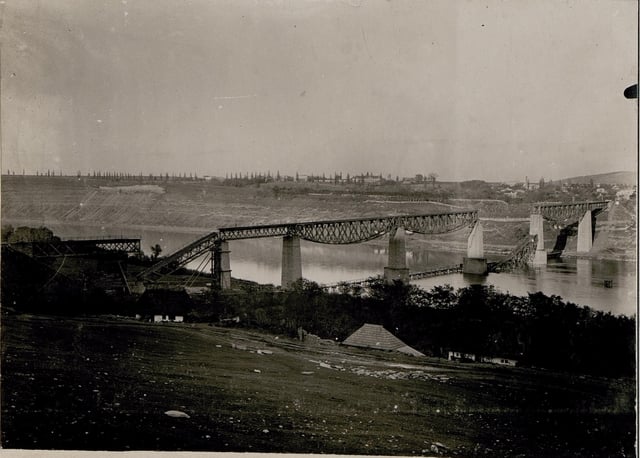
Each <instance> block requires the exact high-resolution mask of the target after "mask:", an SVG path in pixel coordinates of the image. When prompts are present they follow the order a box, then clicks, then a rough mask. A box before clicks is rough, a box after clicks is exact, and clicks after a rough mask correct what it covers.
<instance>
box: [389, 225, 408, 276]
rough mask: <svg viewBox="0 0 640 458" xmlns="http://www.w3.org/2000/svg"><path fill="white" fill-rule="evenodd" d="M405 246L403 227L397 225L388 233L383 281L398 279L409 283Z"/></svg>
mask: <svg viewBox="0 0 640 458" xmlns="http://www.w3.org/2000/svg"><path fill="white" fill-rule="evenodd" d="M406 248H407V247H406V240H405V232H404V227H398V228H396V229H395V230H393V231H392V232H391V233H389V260H388V266H387V267H385V268H384V280H385V282H387V283H393V282H394V281H396V280H400V281H401V282H403V283H409V269H408V268H407V249H406Z"/></svg>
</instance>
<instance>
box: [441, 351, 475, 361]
mask: <svg viewBox="0 0 640 458" xmlns="http://www.w3.org/2000/svg"><path fill="white" fill-rule="evenodd" d="M447 359H448V360H449V361H477V357H476V355H475V354H474V353H465V352H462V351H450V352H449V355H448V356H447Z"/></svg>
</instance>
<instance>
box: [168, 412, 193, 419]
mask: <svg viewBox="0 0 640 458" xmlns="http://www.w3.org/2000/svg"><path fill="white" fill-rule="evenodd" d="M164 414H165V415H167V416H169V417H172V418H191V417H190V416H189V415H187V414H186V413H184V412H181V411H179V410H167V411H166V412H165V413H164Z"/></svg>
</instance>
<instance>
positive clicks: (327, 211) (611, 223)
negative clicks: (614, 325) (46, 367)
mask: <svg viewBox="0 0 640 458" xmlns="http://www.w3.org/2000/svg"><path fill="white" fill-rule="evenodd" d="M374 192H376V191H375V189H372V190H371V194H367V193H348V192H341V191H340V192H338V191H336V190H335V188H332V187H330V186H322V185H317V184H310V185H308V186H305V187H304V188H300V189H296V190H295V191H291V190H288V191H287V190H284V188H282V187H278V186H277V185H275V184H273V183H270V184H268V185H261V186H257V185H252V186H244V187H235V186H222V185H219V184H216V183H213V182H206V181H192V182H189V181H187V182H175V181H169V182H165V181H160V180H158V181H151V182H142V183H136V181H109V180H104V179H102V180H100V179H91V178H75V177H29V176H27V177H22V176H4V177H3V180H2V220H3V224H6V223H10V224H12V225H14V226H18V225H50V226H52V227H54V226H60V225H65V226H70V225H72V226H78V227H84V228H88V230H90V229H91V228H102V227H106V228H107V229H112V230H115V231H116V232H114V233H118V232H120V233H122V231H124V232H125V233H127V232H133V233H135V230H136V229H140V230H146V229H150V230H165V231H171V232H181V233H185V234H186V233H188V234H204V233H207V232H209V231H212V230H215V229H216V228H219V227H225V226H226V227H229V226H234V225H257V224H274V223H285V222H292V221H313V220H329V219H345V218H354V217H366V216H380V215H393V214H416V213H418V214H419V213H430V212H443V211H455V210H461V209H469V208H474V209H477V210H478V211H479V215H480V217H481V218H483V219H484V220H483V226H484V229H485V247H486V249H487V250H489V251H491V250H492V251H495V252H504V251H505V250H507V251H508V250H509V249H510V247H513V246H514V245H516V244H517V243H518V241H519V240H520V239H521V238H522V237H523V236H524V235H525V234H526V233H527V232H528V223H527V222H526V221H527V218H528V213H529V207H530V206H529V204H522V203H520V204H507V203H506V202H504V201H496V200H486V199H450V200H448V201H445V202H435V201H428V200H417V201H415V200H407V199H401V198H398V197H393V196H385V195H377V194H373V193H374ZM616 210H617V211H616V212H614V213H612V214H611V215H608V214H606V213H605V214H604V215H602V217H600V218H599V224H598V226H597V229H596V238H597V239H598V238H599V239H600V240H599V241H598V243H597V246H598V250H597V255H598V256H602V257H609V258H615V259H620V258H625V259H627V258H633V257H634V256H635V246H636V245H635V212H636V210H635V205H634V202H633V201H627V202H621V204H620V206H619V208H617V209H616ZM513 217H517V218H513ZM600 223H602V224H600ZM605 223H606V224H605ZM609 234H611V235H612V237H608V235H609ZM60 235H61V236H63V237H64V236H65V234H60ZM466 236H467V233H466V232H465V233H455V234H445V235H442V236H431V237H429V240H428V241H427V243H429V244H433V245H439V244H440V245H441V244H442V243H445V244H446V245H447V247H448V249H456V250H458V251H464V250H465V249H466ZM550 243H551V241H550Z"/></svg>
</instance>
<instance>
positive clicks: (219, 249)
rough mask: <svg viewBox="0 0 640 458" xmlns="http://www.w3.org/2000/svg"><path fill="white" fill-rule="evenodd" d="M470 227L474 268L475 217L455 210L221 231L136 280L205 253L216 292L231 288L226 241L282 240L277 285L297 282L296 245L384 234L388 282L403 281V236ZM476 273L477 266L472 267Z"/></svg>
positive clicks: (477, 249) (478, 252) (478, 245)
mask: <svg viewBox="0 0 640 458" xmlns="http://www.w3.org/2000/svg"><path fill="white" fill-rule="evenodd" d="M468 227H473V228H474V230H473V231H472V237H471V238H470V242H469V246H470V250H469V253H470V257H473V258H474V259H475V258H478V261H475V264H474V266H476V264H477V265H482V264H483V263H484V264H485V265H486V260H484V258H483V246H482V228H481V226H480V225H479V224H478V212H477V211H475V210H470V211H454V212H441V213H428V214H420V215H391V216H380V217H368V218H353V219H341V220H325V221H309V222H295V223H281V224H266V225H256V226H234V227H222V228H219V229H218V230H217V231H214V232H211V233H209V234H207V235H205V236H203V237H201V238H199V239H197V240H195V241H194V242H192V243H190V244H189V245H187V246H185V247H183V248H181V249H179V250H177V251H176V252H174V253H173V254H171V255H170V256H168V257H166V258H164V259H162V260H161V261H160V262H158V263H157V264H155V265H153V266H151V267H150V268H148V269H146V270H144V271H143V272H141V273H140V274H139V275H138V279H139V280H158V279H160V278H162V277H163V276H165V275H168V274H169V273H171V272H174V271H175V270H177V269H178V268H180V267H181V266H184V265H185V264H186V263H188V262H189V261H191V260H193V259H194V258H196V257H198V256H200V255H202V254H203V253H206V252H207V251H210V252H211V254H212V259H213V269H212V270H213V277H214V282H215V283H216V284H217V286H218V287H220V288H221V289H227V288H229V287H230V285H231V266H230V250H229V242H230V241H233V240H242V239H251V238H262V237H282V286H285V287H286V286H289V285H290V284H291V283H293V282H294V281H296V280H297V279H299V278H302V263H301V254H300V240H307V241H310V242H315V243H324V244H333V245H336V244H352V243H362V242H366V241H369V240H373V239H376V238H379V237H382V236H384V235H387V234H388V235H389V263H388V264H389V265H388V266H387V267H385V278H386V279H387V280H388V281H392V280H396V279H400V280H408V275H409V270H408V269H407V267H406V260H405V232H410V233H418V234H443V233H447V232H454V231H458V230H461V229H464V228H468ZM476 268H477V266H476Z"/></svg>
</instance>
